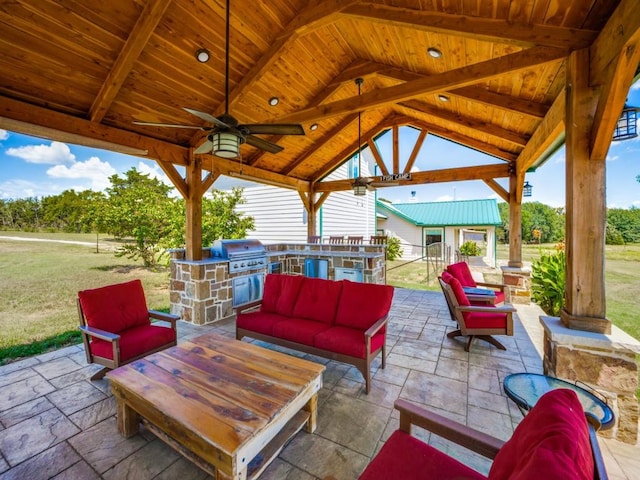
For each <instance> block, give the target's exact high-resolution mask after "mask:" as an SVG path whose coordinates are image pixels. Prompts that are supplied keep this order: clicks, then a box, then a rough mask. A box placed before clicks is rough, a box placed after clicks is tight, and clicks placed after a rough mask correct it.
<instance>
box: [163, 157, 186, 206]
mask: <svg viewBox="0 0 640 480" xmlns="http://www.w3.org/2000/svg"><path fill="white" fill-rule="evenodd" d="M158 165H159V166H160V168H161V169H162V171H163V172H164V173H165V175H166V176H167V177H169V180H171V183H173V185H174V186H175V187H176V188H177V189H178V191H179V192H180V195H182V198H184V199H185V200H186V199H188V198H189V185H187V182H186V181H185V179H184V178H183V177H182V175H180V172H178V170H176V167H174V166H173V164H172V163H169V162H165V161H163V160H158Z"/></svg>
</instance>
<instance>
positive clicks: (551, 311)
mask: <svg viewBox="0 0 640 480" xmlns="http://www.w3.org/2000/svg"><path fill="white" fill-rule="evenodd" d="M565 258H566V257H565V253H564V251H563V250H561V251H559V252H557V253H551V254H544V255H542V256H541V257H540V258H539V259H538V260H536V261H534V262H533V265H532V272H531V298H532V300H533V301H534V302H536V303H537V304H538V305H539V306H540V308H542V310H544V312H545V313H547V314H548V315H553V316H558V315H560V310H562V307H563V306H564V286H565V268H566V266H565V265H566V262H565Z"/></svg>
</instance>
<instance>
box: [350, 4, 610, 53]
mask: <svg viewBox="0 0 640 480" xmlns="http://www.w3.org/2000/svg"><path fill="white" fill-rule="evenodd" d="M342 15H346V16H350V17H354V18H357V19H360V20H365V21H376V22H380V23H383V24H385V25H394V26H400V27H409V28H412V29H414V30H423V31H427V32H437V33H442V34H445V35H457V36H462V37H466V38H473V39H474V40H484V41H488V42H494V43H506V44H510V45H518V46H522V47H530V46H532V45H539V46H546V47H558V48H567V49H570V50H574V49H577V48H584V47H587V46H589V45H591V42H593V40H594V38H595V37H596V34H597V32H594V31H591V30H581V29H576V28H566V27H558V26H554V25H542V24H533V25H532V24H524V23H519V22H511V21H508V20H497V19H493V18H481V17H470V16H465V15H453V14H449V13H442V12H433V11H420V10H415V9H409V8H400V7H392V6H387V5H379V4H373V3H365V2H361V3H359V4H356V5H352V6H350V7H349V8H345V9H344V10H343V11H342Z"/></svg>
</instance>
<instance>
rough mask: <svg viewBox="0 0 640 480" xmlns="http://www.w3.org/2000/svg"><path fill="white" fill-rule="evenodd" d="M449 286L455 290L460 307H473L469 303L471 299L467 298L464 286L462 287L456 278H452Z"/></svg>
mask: <svg viewBox="0 0 640 480" xmlns="http://www.w3.org/2000/svg"><path fill="white" fill-rule="evenodd" d="M449 286H450V287H451V290H453V294H454V295H455V296H456V300H458V304H459V305H461V306H464V307H467V306H469V305H471V303H469V299H468V298H467V294H466V293H464V289H463V288H462V285H460V282H459V281H458V279H457V278H456V277H451V280H450V281H449Z"/></svg>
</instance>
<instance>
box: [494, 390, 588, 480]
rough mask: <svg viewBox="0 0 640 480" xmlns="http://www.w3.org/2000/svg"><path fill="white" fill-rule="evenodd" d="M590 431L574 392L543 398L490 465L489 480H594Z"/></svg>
mask: <svg viewBox="0 0 640 480" xmlns="http://www.w3.org/2000/svg"><path fill="white" fill-rule="evenodd" d="M593 471H594V466H593V457H592V453H591V446H590V443H589V430H588V427H587V421H586V418H585V414H584V411H583V409H582V405H581V404H580V401H579V400H578V397H577V395H576V394H575V392H574V391H573V390H568V389H558V390H551V391H550V392H547V393H546V394H544V395H543V396H542V397H541V398H540V400H538V402H537V403H536V405H535V406H534V407H533V408H532V409H531V411H530V412H529V413H528V414H527V416H526V417H524V419H523V420H522V422H520V424H519V425H518V426H517V427H516V429H515V431H514V432H513V435H512V436H511V439H510V440H509V441H507V443H505V444H504V446H503V447H502V448H501V449H500V451H499V452H498V455H497V456H496V458H495V459H494V461H493V465H492V466H491V470H490V471H489V478H490V479H494V480H502V479H507V478H517V479H519V480H534V479H536V480H537V479H552V478H562V479H563V480H566V479H570V480H573V479H584V480H587V479H589V480H592V479H593Z"/></svg>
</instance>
